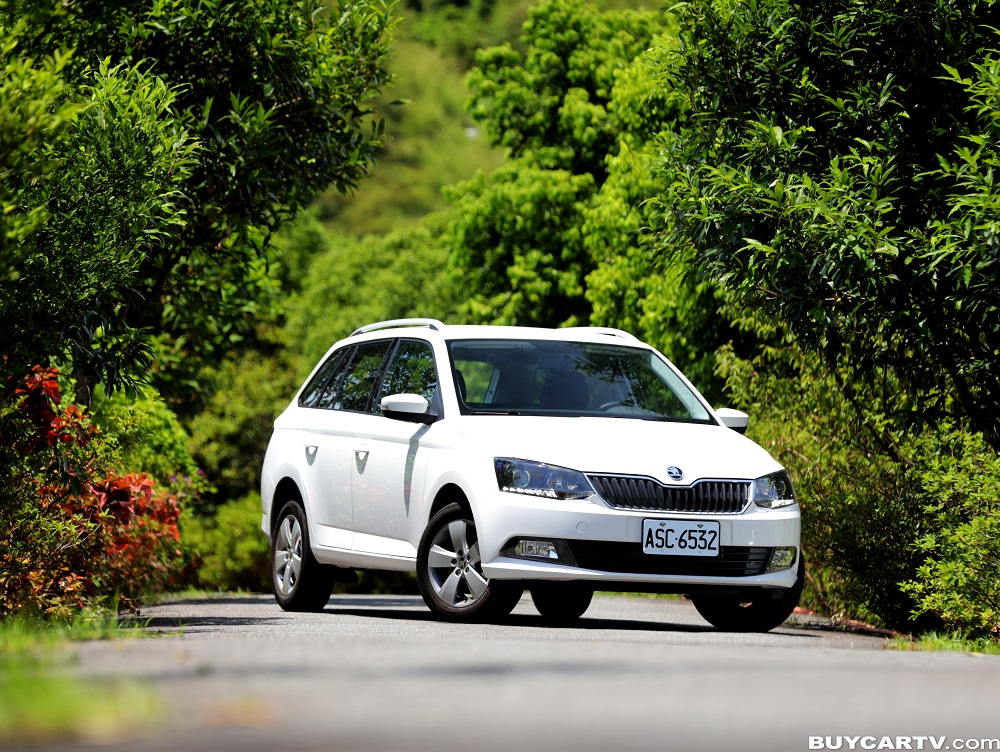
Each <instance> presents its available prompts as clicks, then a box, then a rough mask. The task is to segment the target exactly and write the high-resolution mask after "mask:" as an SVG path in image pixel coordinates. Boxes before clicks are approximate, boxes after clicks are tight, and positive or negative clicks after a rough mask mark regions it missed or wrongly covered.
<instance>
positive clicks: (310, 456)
mask: <svg viewBox="0 0 1000 752" xmlns="http://www.w3.org/2000/svg"><path fill="white" fill-rule="evenodd" d="M318 451H319V447H318V446H310V445H309V444H306V462H308V463H309V464H310V465H311V464H312V463H314V462H315V461H316V452H318Z"/></svg>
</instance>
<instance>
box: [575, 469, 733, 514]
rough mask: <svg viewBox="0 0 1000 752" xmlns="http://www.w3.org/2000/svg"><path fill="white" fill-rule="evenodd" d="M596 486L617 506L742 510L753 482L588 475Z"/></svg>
mask: <svg viewBox="0 0 1000 752" xmlns="http://www.w3.org/2000/svg"><path fill="white" fill-rule="evenodd" d="M587 478H588V479H589V480H590V482H591V483H592V484H593V486H594V490H595V491H597V493H598V494H599V495H600V497H601V498H602V499H604V500H605V501H606V502H608V503H609V504H610V505H611V506H613V507H615V508H617V509H650V510H654V511H657V512H688V513H695V514H697V513H705V514H738V513H740V512H742V511H743V508H744V507H746V505H747V502H748V501H749V498H750V483H749V482H748V481H735V480H701V481H698V482H697V483H695V484H694V485H691V486H665V485H663V484H662V483H660V482H659V481H657V480H653V479H652V478H633V477H629V476H624V475H588V476H587Z"/></svg>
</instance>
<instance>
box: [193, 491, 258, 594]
mask: <svg viewBox="0 0 1000 752" xmlns="http://www.w3.org/2000/svg"><path fill="white" fill-rule="evenodd" d="M260 517H261V506H260V495H259V494H256V493H251V494H247V495H246V496H244V497H243V498H240V499H236V500H234V501H230V502H228V503H226V504H223V505H222V506H220V507H219V508H218V510H217V511H216V513H215V516H214V517H208V518H204V517H198V516H195V515H193V514H190V515H188V514H185V515H184V517H183V518H182V520H181V529H182V530H183V533H184V543H185V545H187V546H188V547H189V548H190V550H191V551H192V554H193V559H194V562H193V563H194V566H195V568H194V584H196V585H198V586H200V587H204V588H209V589H211V590H238V589H244V590H251V591H254V592H270V591H271V570H270V556H269V550H268V545H267V539H266V538H265V537H264V533H263V532H261V529H260Z"/></svg>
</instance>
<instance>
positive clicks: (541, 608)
mask: <svg viewBox="0 0 1000 752" xmlns="http://www.w3.org/2000/svg"><path fill="white" fill-rule="evenodd" d="M530 589H531V600H532V601H533V602H534V604H535V608H537V609H538V613H540V614H541V615H542V618H543V619H545V621H547V622H551V623H555V624H568V623H570V622H573V621H576V620H577V619H579V618H580V617H581V616H583V614H584V612H585V611H586V610H587V609H588V608H589V607H590V602H591V600H593V598H594V589H593V588H589V587H586V586H583V585H580V584H579V583H576V582H542V583H536V584H534V585H532V586H531V588H530Z"/></svg>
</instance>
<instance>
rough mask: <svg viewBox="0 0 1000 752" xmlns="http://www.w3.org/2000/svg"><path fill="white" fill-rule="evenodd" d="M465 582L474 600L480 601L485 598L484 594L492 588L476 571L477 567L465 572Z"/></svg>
mask: <svg viewBox="0 0 1000 752" xmlns="http://www.w3.org/2000/svg"><path fill="white" fill-rule="evenodd" d="M465 582H466V584H467V585H468V586H469V590H470V591H471V592H472V597H473V599H474V600H479V599H480V598H482V597H483V593H485V592H486V588H488V587H489V586H490V583H489V582H487V581H486V579H485V578H484V577H483V576H482V575H481V574H479V572H478V571H476V568H475V567H469V568H468V569H467V570H466V571H465Z"/></svg>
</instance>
